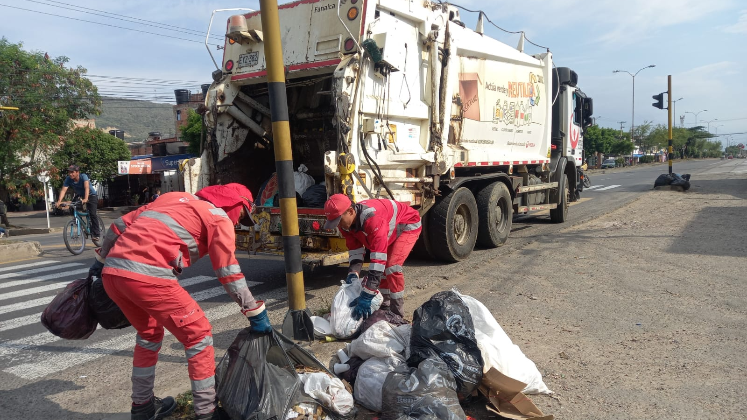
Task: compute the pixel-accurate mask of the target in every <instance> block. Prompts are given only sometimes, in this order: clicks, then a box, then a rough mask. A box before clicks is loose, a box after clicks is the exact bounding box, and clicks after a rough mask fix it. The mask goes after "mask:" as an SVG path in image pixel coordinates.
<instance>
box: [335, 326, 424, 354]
mask: <svg viewBox="0 0 747 420" xmlns="http://www.w3.org/2000/svg"><path fill="white" fill-rule="evenodd" d="M411 331H412V326H411V325H409V324H405V325H400V326H399V327H393V326H392V324H390V323H388V322H386V321H379V322H377V323H375V324H373V325H372V326H370V327H369V328H368V329H367V330H366V331H365V332H364V333H363V334H361V336H360V337H358V338H356V339H355V340H353V341H352V342H351V343H350V344H349V345H348V354H349V355H350V356H351V357H352V356H358V357H359V358H361V359H363V360H368V359H370V358H372V357H380V358H384V357H392V356H394V355H405V349H407V350H409V347H410V332H411ZM408 356H409V355H408ZM405 357H407V356H405Z"/></svg>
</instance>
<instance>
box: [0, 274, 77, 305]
mask: <svg viewBox="0 0 747 420" xmlns="http://www.w3.org/2000/svg"><path fill="white" fill-rule="evenodd" d="M84 273H85V274H88V269H87V268H84V269H81V270H75V271H68V272H66V273H65V274H64V275H62V274H53V275H50V276H44V277H37V278H33V279H28V280H16V281H12V282H10V283H5V284H2V285H0V286H1V287H0V288H3V287H12V286H20V285H23V284H28V283H36V282H40V281H45V280H51V279H58V278H60V277H68V276H72V275H78V274H84ZM69 283H70V282H69V281H68V282H58V283H50V284H47V285H44V286H38V287H32V288H30V289H22V290H16V291H15V292H8V293H0V300H6V299H15V298H17V297H21V296H28V295H33V294H35V293H43V292H49V291H50V290H57V289H62V288H63V287H65V286H67V285H68V284H69Z"/></svg>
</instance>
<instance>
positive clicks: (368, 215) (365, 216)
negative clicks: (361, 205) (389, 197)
mask: <svg viewBox="0 0 747 420" xmlns="http://www.w3.org/2000/svg"><path fill="white" fill-rule="evenodd" d="M374 213H376V209H375V208H373V207H367V208H365V209H364V210H363V211H362V212H361V217H360V221H361V228H362V227H363V224H364V223H366V220H368V219H370V218H371V216H373V215H374Z"/></svg>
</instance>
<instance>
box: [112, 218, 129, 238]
mask: <svg viewBox="0 0 747 420" xmlns="http://www.w3.org/2000/svg"><path fill="white" fill-rule="evenodd" d="M113 225H114V226H116V227H117V229H119V233H120V234H122V233H124V232H125V229H127V225H126V224H125V222H124V220H122V218H121V217H120V218H119V219H117V220H115V221H114V223H113Z"/></svg>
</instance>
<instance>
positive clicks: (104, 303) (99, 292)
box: [88, 277, 132, 330]
mask: <svg viewBox="0 0 747 420" xmlns="http://www.w3.org/2000/svg"><path fill="white" fill-rule="evenodd" d="M88 304H89V305H90V307H91V314H93V316H94V318H96V321H98V323H99V324H100V325H101V327H103V328H105V329H107V330H117V329H120V328H125V327H129V326H130V325H132V324H130V321H128V320H127V317H126V316H125V314H124V313H122V310H121V309H119V306H117V304H116V303H114V301H113V300H112V299H111V298H110V297H109V295H108V294H107V293H106V289H104V282H103V281H102V280H101V278H100V277H93V278H92V282H91V289H90V291H89V293H88Z"/></svg>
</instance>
